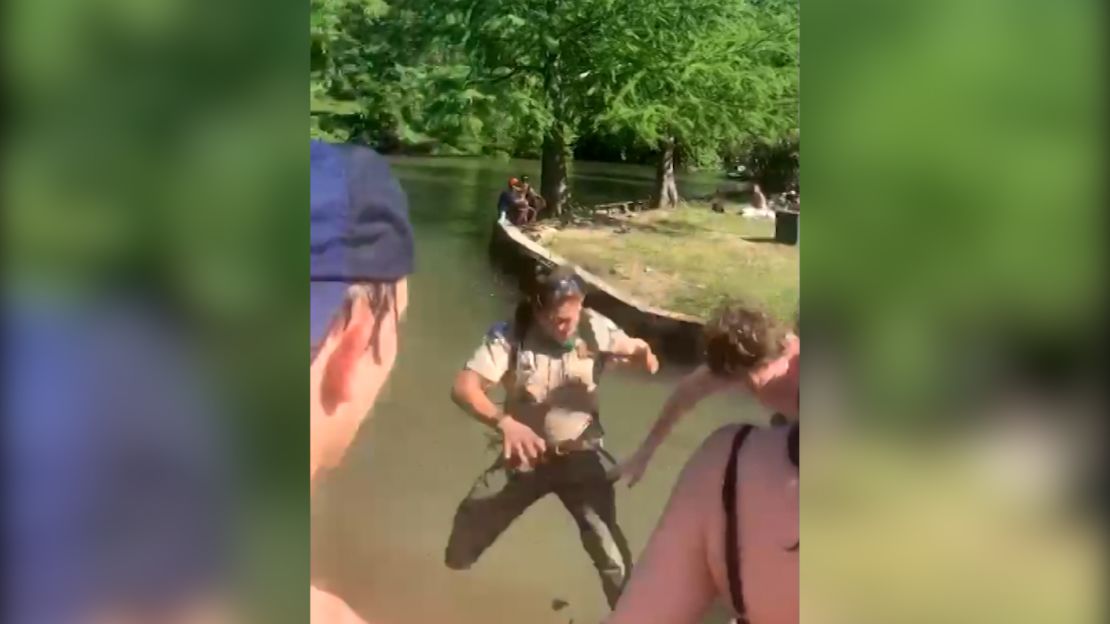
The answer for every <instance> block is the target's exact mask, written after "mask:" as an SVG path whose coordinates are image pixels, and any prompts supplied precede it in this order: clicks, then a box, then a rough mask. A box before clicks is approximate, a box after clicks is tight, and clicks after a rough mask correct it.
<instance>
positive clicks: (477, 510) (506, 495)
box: [446, 450, 632, 607]
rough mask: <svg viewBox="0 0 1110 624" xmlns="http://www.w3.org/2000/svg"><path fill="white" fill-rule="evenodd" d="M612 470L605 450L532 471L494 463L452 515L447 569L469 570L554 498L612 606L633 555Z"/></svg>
mask: <svg viewBox="0 0 1110 624" xmlns="http://www.w3.org/2000/svg"><path fill="white" fill-rule="evenodd" d="M613 467H614V462H613V460H612V457H611V456H609V454H608V453H606V452H605V451H603V450H596V451H580V452H574V453H570V454H568V455H565V456H562V457H555V458H552V459H550V460H548V461H547V462H545V463H543V464H540V465H539V466H538V467H537V468H536V469H535V470H533V471H531V472H518V471H514V470H510V469H507V468H506V467H505V465H504V463H503V462H502V461H501V460H498V461H497V462H496V463H494V465H493V466H492V467H490V468H489V470H487V471H486V472H484V473H483V474H482V475H481V476H480V477H479V478H478V480H477V481H476V482H475V483H474V487H472V488H471V490H470V493H469V494H467V496H466V498H465V499H463V501H462V503H461V504H460V505H459V509H458V511H457V512H456V513H455V523H454V527H453V528H452V530H451V538H450V539H449V540H448V543H447V553H446V563H447V567H449V568H452V569H454V570H465V569H467V568H469V567H470V566H471V565H473V564H474V562H475V561H477V560H478V558H479V557H480V556H481V555H482V553H483V552H484V551H485V550H486V548H489V546H490V544H492V543H493V542H494V540H496V539H497V537H498V536H499V535H501V534H502V533H503V532H504V531H505V529H507V528H508V527H509V525H510V524H512V522H513V520H515V519H516V518H517V517H518V516H520V514H522V513H524V510H525V509H527V508H528V507H529V506H530V505H531V504H532V503H534V502H536V501H537V500H539V499H541V498H543V497H544V496H546V495H548V494H551V493H554V494H555V495H556V496H558V497H559V500H560V501H562V503H563V506H564V507H566V509H567V511H569V512H570V515H571V516H573V517H574V521H575V522H576V523H577V524H578V530H579V531H580V532H581V536H582V545H583V546H584V547H585V549H586V552H587V553H588V554H589V555H590V559H591V560H593V564H594V567H596V568H597V572H598V574H599V575H600V576H601V586H602V589H603V590H604V592H605V598H606V599H607V600H608V601H609V606H610V607H613V606H615V605H616V604H617V598H619V597H620V593H621V590H622V589H623V588H624V583H625V580H626V579H627V578H628V574H629V572H630V567H631V562H632V556H631V554H630V553H629V550H628V543H627V542H626V541H625V538H624V533H622V532H621V529H620V527H619V526H617V512H616V504H615V500H614V492H613V483H612V481H611V480H610V479H609V477H608V476H607V472H608V471H609V470H611V469H612V468H613Z"/></svg>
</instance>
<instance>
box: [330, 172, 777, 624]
mask: <svg viewBox="0 0 1110 624" xmlns="http://www.w3.org/2000/svg"><path fill="white" fill-rule="evenodd" d="M392 162H393V167H394V173H395V174H396V175H397V177H398V178H399V179H400V181H401V183H402V185H403V186H404V188H405V190H406V192H407V193H408V197H409V203H410V210H411V216H412V221H413V224H414V227H415V229H416V241H417V257H416V261H417V269H416V274H415V275H414V276H413V277H412V278H411V280H410V304H409V311H408V315H407V317H406V319H405V321H404V324H403V327H402V335H401V353H400V356H399V358H398V360H397V365H396V368H395V369H394V371H393V374H392V377H391V379H390V382H389V385H388V387H387V389H386V391H385V392H384V393H383V395H382V397H381V399H380V400H379V403H378V406H377V407H376V408H375V410H374V414H373V415H372V417H371V419H370V420H369V421H368V423H367V425H366V426H364V428H363V430H362V432H361V433H360V435H359V438H358V440H357V441H356V442H355V445H354V447H353V448H352V449H351V452H350V454H349V457H348V459H347V461H346V462H345V464H344V465H343V466H342V467H341V468H340V469H339V470H338V471H337V473H336V475H335V478H334V479H333V480H332V481H331V482H330V483H328V484H327V485H326V486H325V487H324V488H323V490H322V491H321V493H320V494H321V501H320V504H319V505H318V509H317V511H316V513H315V515H314V518H313V524H314V531H315V533H316V543H315V550H316V553H317V557H316V565H318V566H319V568H320V569H322V570H323V571H324V574H325V576H326V577H327V578H329V579H331V583H332V585H333V587H334V588H335V589H336V591H337V592H338V593H340V594H341V595H343V596H344V597H345V598H346V599H347V600H348V601H349V602H350V603H351V604H352V606H354V607H355V608H356V609H357V610H358V611H360V612H361V613H363V614H364V615H365V616H367V617H369V618H371V621H372V622H374V623H375V624H430V623H432V622H442V623H445V624H520V623H522V622H530V623H533V622H534V623H546V622H551V623H556V622H558V623H560V624H566V623H567V622H571V621H574V622H576V623H578V624H583V623H595V622H600V621H601V619H602V618H603V617H604V616H605V614H606V613H607V612H608V609H607V607H606V605H605V600H604V597H603V595H602V593H601V587H600V584H599V582H598V578H597V575H596V573H595V571H594V569H593V567H592V565H591V564H590V561H589V558H588V557H587V556H586V553H585V551H584V550H583V549H582V547H581V545H580V542H579V537H578V531H577V528H576V527H575V525H574V523H573V521H572V520H571V518H570V516H569V515H568V514H567V513H566V511H565V510H564V509H563V508H562V506H561V505H560V504H559V502H558V500H557V499H556V498H554V497H548V498H546V499H544V500H541V501H539V502H538V503H536V504H535V505H534V506H533V507H532V508H530V509H529V510H528V511H527V513H525V514H524V515H523V516H522V517H521V518H520V519H519V520H518V521H517V522H516V523H515V524H514V525H513V526H511V527H510V528H509V530H508V531H507V532H506V533H505V534H504V535H503V536H502V537H501V538H500V539H499V540H498V541H497V542H496V543H495V544H494V545H493V546H492V547H491V548H490V549H489V550H488V551H487V552H486V553H485V554H484V555H483V557H482V559H481V560H479V562H478V563H477V564H475V566H474V567H473V568H472V569H471V570H469V571H467V572H454V571H451V570H448V569H447V568H446V567H445V566H444V565H443V549H444V546H445V545H446V541H447V536H448V533H449V531H450V527H451V520H452V517H453V515H454V511H455V507H456V506H457V505H458V503H459V501H460V500H461V499H462V497H463V496H464V495H465V494H466V492H467V491H468V490H469V488H470V486H471V484H472V483H473V481H474V480H475V479H476V478H477V476H478V475H479V474H480V473H481V472H482V471H483V470H484V469H485V468H486V467H487V466H489V465H490V463H491V461H492V460H493V457H494V455H493V451H491V450H489V449H488V446H487V433H486V430H485V429H484V428H483V427H482V426H480V425H478V424H477V423H475V422H473V421H472V420H470V419H469V418H468V417H467V416H466V415H465V414H464V413H463V412H462V411H460V410H459V409H458V408H456V407H455V406H454V405H453V404H452V403H451V401H450V399H449V391H450V387H451V383H452V381H453V378H454V375H455V373H456V372H457V371H458V370H459V369H460V367H461V366H462V365H463V364H464V362H465V361H466V360H467V359H468V357H469V356H470V354H471V353H472V352H473V351H474V349H476V348H477V346H478V345H479V342H480V340H481V338H482V336H483V335H484V333H485V332H486V330H487V329H488V328H489V327H490V325H492V324H493V323H495V322H496V321H499V320H502V319H505V318H507V317H508V315H510V314H511V312H512V308H513V305H514V304H515V297H516V293H515V291H514V286H515V284H514V283H513V282H512V281H511V280H509V279H506V278H505V277H503V276H501V275H500V274H499V273H498V272H497V271H496V270H495V268H494V267H493V266H491V264H490V262H489V260H488V256H487V251H486V250H487V243H488V237H489V233H490V226H491V224H492V221H493V219H494V215H495V212H496V202H497V196H498V193H499V192H500V191H501V189H502V188H503V187H504V186H505V184H506V180H507V179H508V178H509V177H512V176H519V175H521V174H528V175H530V176H531V177H532V179H533V183H534V184H536V185H537V186H538V184H539V163H538V162H536V161H497V160H491V159H469V158H439V159H431V158H403V159H394V160H393V161H392ZM653 176H654V172H653V170H652V169H651V168H649V167H639V166H625V165H612V164H597V163H575V165H574V169H573V172H572V180H571V190H572V193H573V194H574V196H575V197H576V198H577V199H579V200H581V201H584V202H603V201H617V200H627V199H633V198H645V197H647V196H648V194H649V193H650V189H651V182H652V178H653ZM718 181H719V178H717V177H716V176H712V175H698V176H681V177H680V180H679V191H680V192H681V193H687V194H694V193H699V194H700V193H706V192H708V191H711V190H712V189H713V186H714V185H715V184H716V183H717V182H718ZM681 372H682V371H679V370H673V369H668V368H667V367H666V366H664V368H663V370H662V371H660V373H659V375H658V376H656V377H655V378H648V377H646V376H643V375H637V374H634V373H624V372H617V373H609V374H608V375H607V376H606V377H605V378H604V380H603V381H602V383H601V390H600V393H601V418H602V421H603V422H604V424H605V428H606V431H607V438H606V446H607V448H608V449H609V450H610V451H611V452H612V453H613V454H614V455H616V456H617V457H618V458H621V457H624V456H625V455H626V454H627V453H629V452H631V451H632V450H633V449H634V448H635V447H636V445H637V444H638V443H639V442H640V440H641V439H642V438H643V436H644V435H645V434H646V433H647V429H648V427H649V426H650V424H651V423H652V421H653V420H654V419H655V417H656V415H657V414H658V411H659V408H660V407H661V405H662V403H663V401H664V400H665V399H666V396H667V394H668V392H669V390H670V389H671V387H673V385H674V382H675V380H676V378H677V376H678V375H679V374H681ZM762 418H765V416H764V415H763V414H762V412H761V411H760V410H759V408H757V407H756V406H755V405H754V404H753V403H751V402H750V401H749V400H747V399H746V398H744V397H739V396H733V397H721V398H719V399H715V400H713V401H710V402H708V403H706V404H705V405H703V406H702V407H700V408H699V409H698V410H697V412H696V413H695V414H694V415H692V416H691V417H690V418H688V419H687V420H686V421H685V422H683V423H681V424H680V425H679V426H678V427H677V428H676V429H675V431H674V433H673V434H672V435H671V437H670V438H669V439H668V441H667V443H666V444H665V445H664V446H663V447H662V448H660V449H659V452H658V453H657V454H656V458H655V460H654V462H653V464H652V466H651V468H650V470H649V472H648V474H647V476H646V477H645V478H644V480H643V481H642V482H641V483H640V484H639V485H637V487H636V488H635V489H632V490H629V489H628V488H627V487H625V486H624V485H623V484H619V485H618V499H617V505H618V516H619V518H620V523H621V525H622V526H623V528H624V530H625V532H626V534H627V536H628V538H629V542H630V544H631V547H632V551H633V553H634V555H635V554H638V553H639V552H640V550H641V549H642V548H643V546H644V544H645V542H646V540H647V538H648V537H649V535H650V532H651V530H652V529H653V527H654V526H655V523H656V521H657V520H658V517H659V514H660V513H661V511H662V509H663V506H664V504H665V503H666V500H667V497H668V494H669V492H670V488H671V486H672V485H673V484H674V481H675V479H676V477H677V476H678V472H679V470H680V469H681V468H682V465H683V464H684V462H685V461H686V458H688V457H689V455H690V454H691V453H692V452H693V451H694V449H696V448H697V446H698V445H699V444H700V443H701V441H702V440H703V439H704V438H705V437H706V436H707V435H708V434H709V433H710V432H711V431H713V430H714V429H716V428H717V427H719V426H721V425H723V424H725V423H728V422H732V421H736V420H756V419H762ZM553 601H565V602H566V603H568V606H566V607H564V608H562V609H560V610H558V611H556V610H554V609H553ZM707 621H708V622H715V623H716V622H725V621H726V618H724V617H723V616H722V615H721V614H713V616H712V617H711V618H710V619H709V620H707Z"/></svg>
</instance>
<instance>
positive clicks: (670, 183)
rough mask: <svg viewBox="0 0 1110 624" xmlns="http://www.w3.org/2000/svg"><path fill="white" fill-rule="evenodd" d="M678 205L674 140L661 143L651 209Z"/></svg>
mask: <svg viewBox="0 0 1110 624" xmlns="http://www.w3.org/2000/svg"><path fill="white" fill-rule="evenodd" d="M677 205H678V186H676V185H675V181H674V139H667V140H665V141H663V145H662V148H661V149H660V151H659V162H658V164H657V165H656V167H655V193H654V195H652V207H653V208H674V207H675V206H677Z"/></svg>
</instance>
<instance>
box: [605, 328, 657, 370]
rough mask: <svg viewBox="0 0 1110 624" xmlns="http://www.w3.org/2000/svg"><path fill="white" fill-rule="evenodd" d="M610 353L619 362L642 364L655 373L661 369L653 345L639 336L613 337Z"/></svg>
mask: <svg viewBox="0 0 1110 624" xmlns="http://www.w3.org/2000/svg"><path fill="white" fill-rule="evenodd" d="M609 353H610V355H612V356H614V359H615V360H616V361H617V362H618V363H622V364H626V363H627V364H632V363H636V364H641V365H642V366H644V368H646V369H647V371H648V372H649V373H651V374H653V375H654V374H655V372H656V371H658V370H659V359H658V358H656V357H655V353H654V352H653V351H652V350H651V345H649V344H648V343H647V342H645V341H643V340H641V339H639V338H633V337H631V336H627V335H620V336H616V337H614V338H613V344H612V345H611V346H610V348H609Z"/></svg>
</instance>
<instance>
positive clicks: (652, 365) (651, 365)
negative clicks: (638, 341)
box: [643, 342, 659, 375]
mask: <svg viewBox="0 0 1110 624" xmlns="http://www.w3.org/2000/svg"><path fill="white" fill-rule="evenodd" d="M643 361H644V368H646V369H647V372H648V373H650V374H652V375H654V374H655V373H657V372H659V358H657V357H655V352H654V351H652V350H651V346H649V345H648V343H646V342H645V343H644V350H643Z"/></svg>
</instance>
